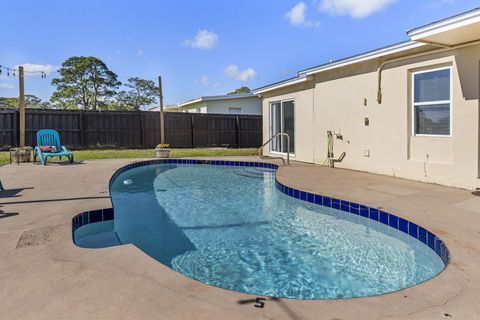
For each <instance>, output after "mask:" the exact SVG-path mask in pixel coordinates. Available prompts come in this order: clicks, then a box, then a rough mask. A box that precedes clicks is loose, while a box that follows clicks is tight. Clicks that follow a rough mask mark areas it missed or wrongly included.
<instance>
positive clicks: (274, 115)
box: [270, 100, 295, 154]
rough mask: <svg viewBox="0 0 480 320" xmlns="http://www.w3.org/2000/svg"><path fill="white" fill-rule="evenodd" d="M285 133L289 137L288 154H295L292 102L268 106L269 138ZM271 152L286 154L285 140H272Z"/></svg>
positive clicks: (282, 138) (281, 102) (283, 138)
mask: <svg viewBox="0 0 480 320" xmlns="http://www.w3.org/2000/svg"><path fill="white" fill-rule="evenodd" d="M277 133H286V134H288V135H289V137H290V150H289V152H290V154H295V112H294V103H293V100H287V101H280V102H273V103H271V104H270V137H273V136H274V135H276V134H277ZM270 146H271V151H273V152H279V153H287V149H288V147H287V138H286V137H285V136H279V137H276V138H275V139H273V140H272V142H271V144H270Z"/></svg>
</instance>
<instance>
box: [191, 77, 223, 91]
mask: <svg viewBox="0 0 480 320" xmlns="http://www.w3.org/2000/svg"><path fill="white" fill-rule="evenodd" d="M195 82H196V83H200V84H202V85H204V86H206V87H212V88H218V87H220V86H221V84H220V83H217V82H214V83H212V81H211V79H210V77H209V76H202V77H200V79H197V80H195Z"/></svg>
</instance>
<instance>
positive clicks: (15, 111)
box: [10, 110, 18, 147]
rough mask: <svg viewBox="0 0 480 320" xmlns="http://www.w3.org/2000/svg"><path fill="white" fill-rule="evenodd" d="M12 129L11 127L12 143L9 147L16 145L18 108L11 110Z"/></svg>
mask: <svg viewBox="0 0 480 320" xmlns="http://www.w3.org/2000/svg"><path fill="white" fill-rule="evenodd" d="M12 129H13V136H12V141H11V142H12V145H11V146H10V147H16V146H18V110H14V111H13V117H12Z"/></svg>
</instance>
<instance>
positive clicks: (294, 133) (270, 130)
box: [268, 98, 297, 158]
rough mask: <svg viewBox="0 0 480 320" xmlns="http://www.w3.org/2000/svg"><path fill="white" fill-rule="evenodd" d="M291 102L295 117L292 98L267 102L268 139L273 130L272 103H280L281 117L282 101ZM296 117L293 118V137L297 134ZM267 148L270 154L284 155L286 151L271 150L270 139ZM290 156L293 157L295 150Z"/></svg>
mask: <svg viewBox="0 0 480 320" xmlns="http://www.w3.org/2000/svg"><path fill="white" fill-rule="evenodd" d="M289 101H291V102H293V115H294V117H295V99H294V98H287V99H282V100H275V101H270V102H269V103H268V115H269V119H268V124H269V128H268V137H269V139H271V138H272V137H273V135H272V130H273V126H272V119H273V115H272V113H273V108H272V105H273V104H275V103H280V110H281V111H280V115H281V117H282V116H283V108H282V103H284V102H289ZM296 118H297V117H295V120H294V127H293V135H294V139H295V137H296V136H297V132H296V131H297V125H296ZM269 145H270V146H269V150H270V153H272V154H278V155H281V156H286V155H287V153H286V152H278V151H274V150H272V147H273V146H272V141H270V143H269ZM294 150H297V148H295V149H294ZM290 157H293V158H295V152H294V153H290Z"/></svg>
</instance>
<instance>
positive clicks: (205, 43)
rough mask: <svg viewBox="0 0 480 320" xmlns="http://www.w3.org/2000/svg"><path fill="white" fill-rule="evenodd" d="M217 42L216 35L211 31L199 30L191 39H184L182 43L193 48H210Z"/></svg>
mask: <svg viewBox="0 0 480 320" xmlns="http://www.w3.org/2000/svg"><path fill="white" fill-rule="evenodd" d="M217 43H218V35H217V34H216V33H215V32H213V31H208V30H200V31H198V33H197V35H196V36H195V37H194V38H193V39H186V40H185V41H184V42H183V45H185V46H187V47H191V48H194V49H203V50H207V49H212V48H214V47H215V46H216V45H217Z"/></svg>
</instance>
